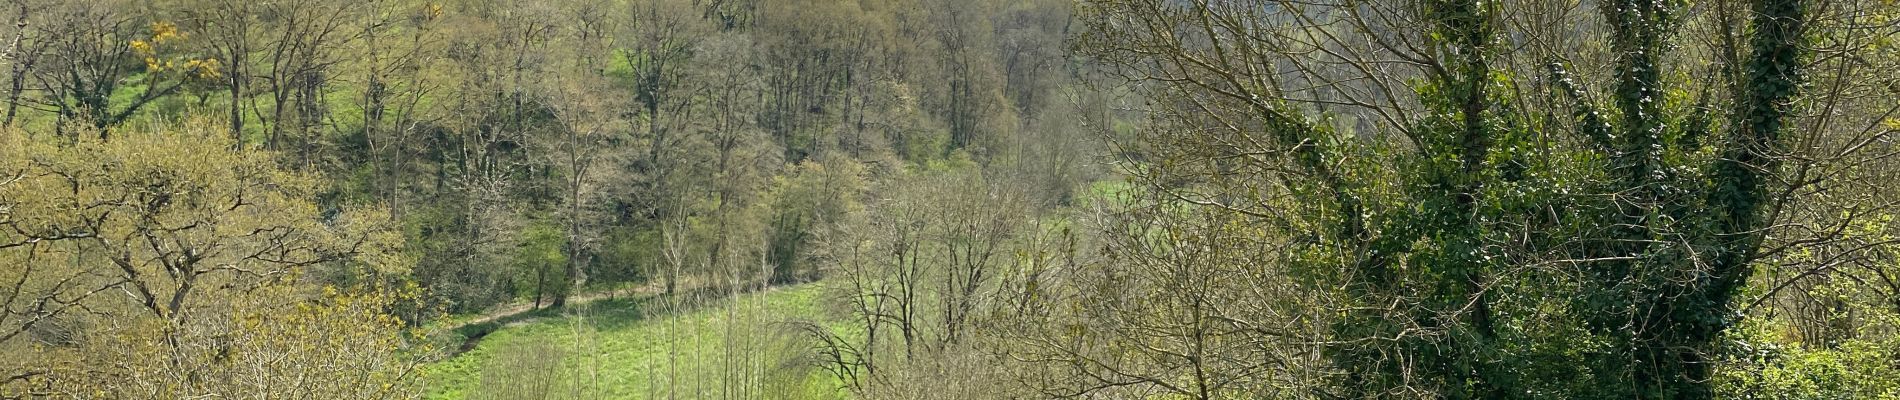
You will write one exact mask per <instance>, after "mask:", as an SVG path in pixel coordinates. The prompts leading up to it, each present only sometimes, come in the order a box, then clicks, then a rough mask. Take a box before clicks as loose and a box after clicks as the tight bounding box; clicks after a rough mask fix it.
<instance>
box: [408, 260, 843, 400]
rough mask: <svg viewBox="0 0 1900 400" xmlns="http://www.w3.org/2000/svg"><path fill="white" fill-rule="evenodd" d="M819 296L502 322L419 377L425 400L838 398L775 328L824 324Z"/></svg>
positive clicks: (626, 308)
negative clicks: (803, 321) (818, 320)
mask: <svg viewBox="0 0 1900 400" xmlns="http://www.w3.org/2000/svg"><path fill="white" fill-rule="evenodd" d="M821 292H822V289H821V288H820V285H816V284H806V285H798V286H790V287H783V288H774V289H769V290H766V291H763V292H755V293H747V294H741V295H738V296H734V297H730V298H722V299H717V300H708V301H703V302H699V304H696V305H694V304H690V303H692V302H680V303H689V304H669V302H668V301H667V300H665V299H661V298H656V297H641V298H637V299H616V300H601V301H596V302H592V303H588V304H585V305H582V306H577V307H575V308H574V309H572V310H568V311H566V312H564V313H561V314H559V315H554V314H553V313H549V314H544V315H542V316H541V317H540V318H530V319H521V320H515V321H512V322H510V321H501V322H498V323H500V324H503V325H505V326H503V327H501V328H500V329H495V330H493V332H492V333H488V334H487V336H486V337H484V338H483V339H482V340H481V341H480V343H479V344H478V345H476V346H475V347H474V348H472V349H469V350H468V351H467V352H465V353H462V354H460V355H458V356H455V357H453V358H450V359H448V360H445V361H442V362H440V363H437V364H434V365H430V366H428V367H427V368H425V371H424V379H426V380H427V382H428V384H429V393H428V398H431V399H627V398H669V397H670V398H714V397H717V398H759V399H833V398H845V397H846V395H845V393H843V392H842V391H840V390H838V389H837V388H838V387H839V385H838V382H837V381H836V379H835V378H833V377H832V376H831V375H829V374H827V373H825V372H824V371H823V370H821V369H818V368H815V367H813V366H812V365H811V364H810V362H809V360H808V359H806V358H805V354H808V353H809V350H810V345H811V343H810V342H809V341H808V340H806V338H805V337H803V336H801V335H799V333H798V331H797V330H796V329H794V328H792V327H790V326H787V325H786V324H785V323H784V322H785V321H786V320H788V319H791V318H809V317H812V316H818V315H821V314H822V311H821V306H820V303H821V300H820V294H821ZM681 297H694V296H681Z"/></svg>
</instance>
